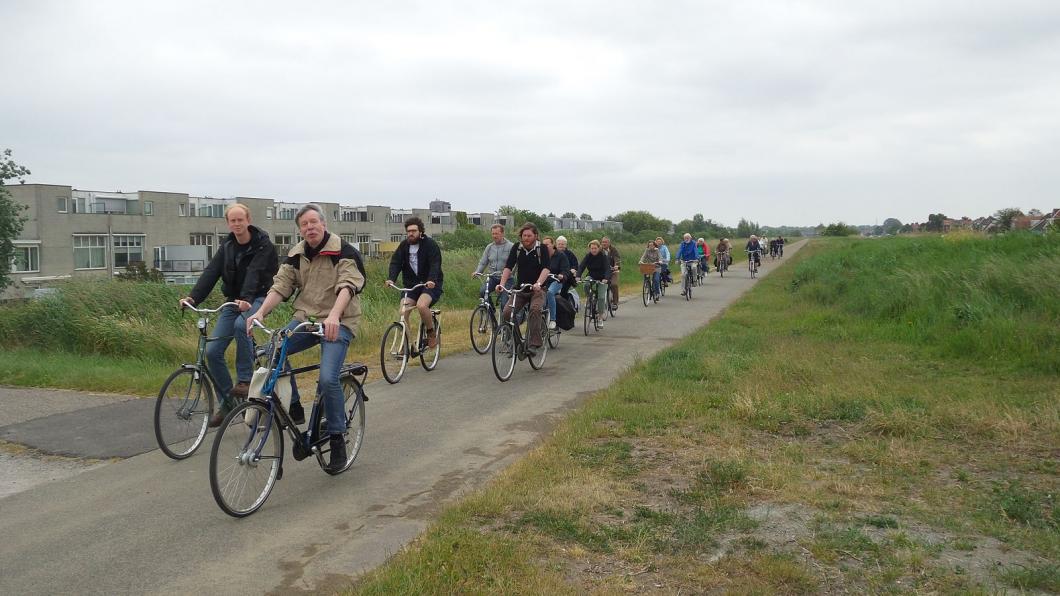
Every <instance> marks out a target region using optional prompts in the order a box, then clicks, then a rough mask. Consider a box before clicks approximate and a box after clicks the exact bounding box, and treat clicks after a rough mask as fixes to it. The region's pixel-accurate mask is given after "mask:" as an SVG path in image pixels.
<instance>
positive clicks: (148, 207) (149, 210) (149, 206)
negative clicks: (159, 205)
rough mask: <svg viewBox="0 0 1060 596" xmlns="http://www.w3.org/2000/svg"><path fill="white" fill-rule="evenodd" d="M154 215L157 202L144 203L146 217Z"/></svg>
mask: <svg viewBox="0 0 1060 596" xmlns="http://www.w3.org/2000/svg"><path fill="white" fill-rule="evenodd" d="M154 214H155V202H154V201H144V215H154Z"/></svg>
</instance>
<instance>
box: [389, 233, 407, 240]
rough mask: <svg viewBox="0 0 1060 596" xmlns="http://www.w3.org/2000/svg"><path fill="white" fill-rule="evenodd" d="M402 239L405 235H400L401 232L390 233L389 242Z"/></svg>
mask: <svg viewBox="0 0 1060 596" xmlns="http://www.w3.org/2000/svg"><path fill="white" fill-rule="evenodd" d="M404 239H405V237H404V236H403V235H401V234H391V235H390V241H391V242H401V241H402V240H404Z"/></svg>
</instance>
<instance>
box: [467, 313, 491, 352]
mask: <svg viewBox="0 0 1060 596" xmlns="http://www.w3.org/2000/svg"><path fill="white" fill-rule="evenodd" d="M494 326H495V325H494V323H493V317H492V316H490V312H489V309H487V308H486V306H485V305H483V304H480V305H478V307H476V308H475V310H474V311H472V312H471V323H470V325H469V327H470V331H471V348H472V349H474V350H475V351H476V352H478V353H479V354H485V353H486V352H489V351H490V345H491V344H492V343H493V328H494Z"/></svg>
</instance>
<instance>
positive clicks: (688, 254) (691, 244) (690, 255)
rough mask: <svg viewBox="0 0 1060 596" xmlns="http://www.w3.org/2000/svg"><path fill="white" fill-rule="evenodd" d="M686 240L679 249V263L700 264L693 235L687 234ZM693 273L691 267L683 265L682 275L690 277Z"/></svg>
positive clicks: (682, 293) (683, 293)
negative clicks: (690, 262)
mask: <svg viewBox="0 0 1060 596" xmlns="http://www.w3.org/2000/svg"><path fill="white" fill-rule="evenodd" d="M683 238H684V240H683V241H682V242H681V244H680V246H678V247H677V260H679V261H692V262H698V260H699V259H697V258H696V243H695V241H693V240H692V234H689V233H688V232H685V235H684V236H683ZM690 271H691V267H690V266H688V265H687V264H685V263H681V275H682V276H684V275H688V274H689V272H690ZM681 295H682V296H684V295H685V292H684V290H682V291H681Z"/></svg>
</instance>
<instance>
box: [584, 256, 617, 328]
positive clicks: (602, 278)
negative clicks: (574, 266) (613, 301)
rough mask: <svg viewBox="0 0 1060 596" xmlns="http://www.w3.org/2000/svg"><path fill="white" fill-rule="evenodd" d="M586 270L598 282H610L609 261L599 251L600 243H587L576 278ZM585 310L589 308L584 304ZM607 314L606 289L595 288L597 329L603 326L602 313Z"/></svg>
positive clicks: (608, 258)
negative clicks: (586, 251) (587, 248)
mask: <svg viewBox="0 0 1060 596" xmlns="http://www.w3.org/2000/svg"><path fill="white" fill-rule="evenodd" d="M587 269H588V271H589V277H591V278H592V279H593V280H595V281H598V282H603V283H605V284H607V283H610V281H611V259H610V257H608V256H607V255H606V254H604V252H603V251H602V250H601V249H600V241H599V240H592V241H590V242H589V252H588V253H586V255H585V257H584V258H582V262H581V264H579V265H578V276H579V277H581V275H582V274H583V273H584V272H585V271H586V270H587ZM585 308H589V305H588V303H586V305H585ZM606 312H607V288H606V287H605V288H597V292H596V317H597V328H599V329H602V328H603V326H604V324H603V322H601V321H600V318H601V317H602V316H603V313H606Z"/></svg>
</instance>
